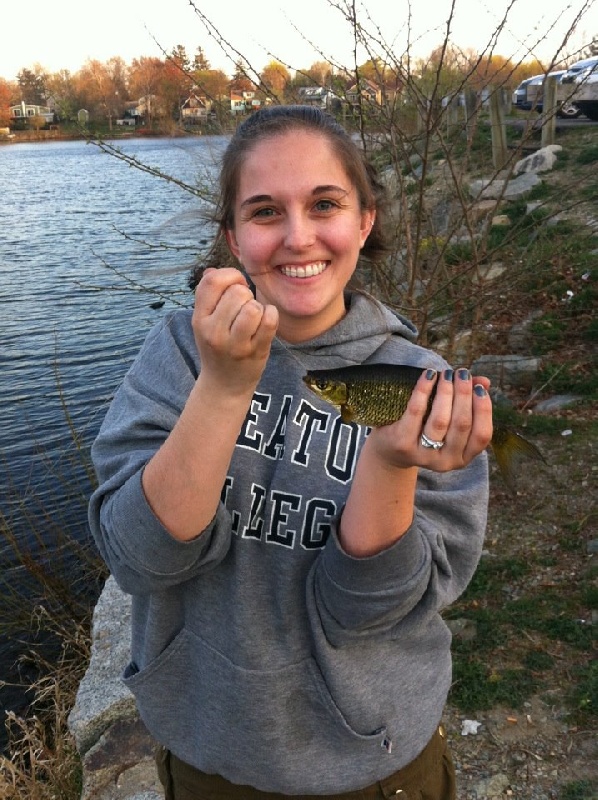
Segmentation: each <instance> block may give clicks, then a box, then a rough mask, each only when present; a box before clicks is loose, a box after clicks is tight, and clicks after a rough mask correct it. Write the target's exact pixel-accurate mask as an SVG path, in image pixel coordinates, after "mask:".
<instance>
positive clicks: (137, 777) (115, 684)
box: [68, 577, 164, 800]
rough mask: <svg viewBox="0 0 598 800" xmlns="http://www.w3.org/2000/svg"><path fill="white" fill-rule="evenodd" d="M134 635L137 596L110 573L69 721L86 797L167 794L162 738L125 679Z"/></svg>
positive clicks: (133, 798)
mask: <svg viewBox="0 0 598 800" xmlns="http://www.w3.org/2000/svg"><path fill="white" fill-rule="evenodd" d="M130 640H131V598H130V597H129V596H128V595H126V594H125V593H124V592H122V591H121V590H120V589H119V588H118V586H117V584H116V581H115V580H114V578H112V577H110V578H108V580H107V581H106V584H105V586H104V589H103V591H102V594H101V595H100V598H99V600H98V603H97V605H96V607H95V610H94V615H93V626H92V645H91V658H90V662H89V667H88V669H87V672H86V673H85V676H84V678H83V680H82V681H81V684H80V686H79V691H78V692H77V697H76V701H75V705H74V708H73V710H72V711H71V713H70V715H69V720H68V723H69V729H70V731H71V734H72V735H73V737H74V739H75V744H76V746H77V750H78V752H79V755H80V756H81V762H82V766H83V792H82V794H81V800H92V798H93V800H163V798H164V793H163V791H162V788H161V784H160V781H159V779H158V775H157V770H156V766H155V762H154V752H155V749H156V742H155V741H154V740H153V738H152V737H151V736H150V734H149V733H148V731H147V730H146V728H145V726H144V725H143V722H142V721H141V719H140V718H139V714H138V712H137V708H136V705H135V699H134V697H133V695H132V694H131V693H130V692H129V690H128V689H127V688H126V686H125V685H124V683H123V682H122V680H121V674H122V670H123V668H124V667H125V666H126V664H127V663H128V662H129V660H130Z"/></svg>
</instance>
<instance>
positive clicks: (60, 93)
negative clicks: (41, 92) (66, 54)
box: [46, 69, 79, 120]
mask: <svg viewBox="0 0 598 800" xmlns="http://www.w3.org/2000/svg"><path fill="white" fill-rule="evenodd" d="M46 89H47V91H48V97H51V98H52V100H53V106H54V110H55V112H56V116H57V117H58V118H59V119H60V120H72V119H74V118H75V116H76V114H77V110H78V106H79V102H78V97H77V88H76V84H75V81H74V78H73V76H72V75H71V73H70V72H69V71H68V69H63V70H60V71H59V72H54V73H53V74H52V75H49V76H48V78H47V80H46Z"/></svg>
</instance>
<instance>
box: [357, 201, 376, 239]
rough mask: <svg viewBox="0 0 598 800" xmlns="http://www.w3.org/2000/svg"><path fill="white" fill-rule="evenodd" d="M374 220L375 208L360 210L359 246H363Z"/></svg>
mask: <svg viewBox="0 0 598 800" xmlns="http://www.w3.org/2000/svg"><path fill="white" fill-rule="evenodd" d="M375 221H376V210H375V209H366V210H365V211H362V212H361V226H360V238H361V244H360V247H363V246H364V244H365V241H366V239H367V238H368V236H369V235H370V233H371V231H372V228H373V227H374V222H375Z"/></svg>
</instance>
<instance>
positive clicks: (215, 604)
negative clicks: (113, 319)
mask: <svg viewBox="0 0 598 800" xmlns="http://www.w3.org/2000/svg"><path fill="white" fill-rule="evenodd" d="M349 300H350V309H349V312H348V313H347V315H346V317H345V318H344V319H343V320H342V321H341V322H339V323H338V325H336V326H335V327H334V328H333V329H331V330H330V331H328V332H326V333H325V334H323V335H322V336H320V337H318V338H316V339H314V340H312V341H309V342H303V343H301V344H299V345H288V344H286V343H285V344H283V343H282V342H279V341H275V342H274V345H273V347H272V351H271V356H270V359H269V361H268V364H267V366H266V369H265V371H264V374H263V376H262V379H261V381H260V383H259V385H258V387H257V389H256V391H255V393H254V397H253V401H252V403H251V407H250V409H249V411H248V414H247V417H246V420H245V423H244V426H243V428H242V430H241V433H240V435H239V437H238V440H237V445H236V448H235V452H234V455H233V458H232V461H231V464H230V468H229V471H228V477H227V480H226V483H225V486H224V487H223V490H222V502H221V503H220V507H219V509H218V511H217V513H216V516H215V518H214V520H213V521H212V522H211V524H210V525H209V526H208V527H207V528H206V530H205V531H203V533H202V534H201V536H199V537H198V538H196V539H194V540H192V541H190V542H185V543H182V542H179V541H176V540H175V539H174V538H173V537H172V536H170V534H169V533H168V531H167V530H165V528H164V527H163V526H162V525H161V524H160V522H159V521H158V520H157V519H156V517H155V516H154V514H153V513H152V510H151V509H150V507H149V505H148V503H147V501H146V499H145V497H144V493H143V491H142V488H141V474H142V471H143V467H144V465H145V464H146V463H147V461H148V460H149V459H150V458H151V456H152V455H153V454H154V453H155V452H156V450H157V449H158V448H159V447H160V445H161V443H162V442H163V441H164V440H165V439H166V437H167V436H168V434H169V432H170V431H171V429H172V427H173V426H174V424H175V422H176V420H177V418H178V416H179V414H180V412H181V410H182V408H183V406H184V404H185V401H186V398H187V396H188V394H189V392H190V390H191V388H192V386H193V384H194V381H195V380H196V378H197V375H198V372H199V370H200V363H199V358H198V353H197V349H196V346H195V343H194V339H193V334H192V330H191V311H177V312H175V313H173V314H172V315H171V316H168V317H166V318H165V319H164V321H162V322H161V323H159V324H158V325H157V326H156V327H155V328H154V329H153V330H152V331H151V332H150V334H149V336H148V337H147V340H146V342H145V344H144V346H143V348H142V350H141V352H140V354H139V356H138V357H137V359H136V361H135V362H134V364H133V365H132V367H131V369H130V371H129V372H128V374H127V376H126V378H125V380H124V382H123V384H122V386H121V387H120V389H119V390H118V392H117V394H116V395H115V397H114V400H113V402H112V404H111V407H110V409H109V411H108V414H107V416H106V418H105V421H104V423H103V425H102V428H101V430H100V433H99V435H98V437H97V440H96V441H95V443H94V445H93V450H92V455H93V459H94V463H95V467H96V470H97V475H98V479H99V488H98V489H97V491H96V492H95V493H94V494H93V497H92V498H91V502H90V510H89V520H90V524H91V529H92V532H93V535H94V537H95V540H96V542H97V545H98V547H99V549H100V551H101V553H102V556H103V557H104V559H105V560H106V562H107V564H108V566H109V568H110V570H111V572H112V573H113V575H114V576H115V578H116V580H117V582H118V583H119V584H120V586H121V587H122V589H123V590H124V591H125V592H128V593H130V594H131V595H132V596H133V640H132V661H131V663H130V664H129V665H128V666H127V667H126V669H125V672H124V680H125V681H126V684H127V685H128V686H129V688H130V689H131V691H132V692H133V694H134V695H135V697H136V701H137V705H138V708H139V711H140V714H141V716H142V718H143V720H144V721H145V723H146V725H147V727H148V728H149V730H150V731H151V732H152V734H153V735H154V736H155V738H156V739H157V740H158V741H159V742H161V743H162V744H163V745H165V746H166V747H168V748H169V749H170V750H171V751H173V752H174V753H175V755H177V756H178V757H179V758H181V759H183V760H184V761H186V762H188V763H189V764H192V765H194V766H196V767H197V768H199V769H201V770H203V771H204V772H208V773H216V774H219V775H221V776H223V777H224V778H227V779H228V780H229V781H232V782H233V783H238V784H248V785H251V786H254V787H256V788H257V789H260V790H262V791H267V792H281V793H285V794H290V795H293V794H332V793H340V792H345V791H352V790H357V789H360V788H363V787H365V786H367V785H369V784H371V783H374V782H375V781H377V780H381V779H382V778H384V777H387V776H388V775H390V774H392V773H393V772H395V771H396V770H398V769H399V768H401V767H403V766H404V765H405V764H407V763H408V762H410V761H411V760H412V759H413V758H415V757H416V756H417V755H418V754H419V752H420V751H421V750H422V749H423V747H424V746H425V745H426V743H427V742H428V741H429V739H430V738H431V736H432V734H433V732H434V730H435V728H436V726H437V725H438V722H439V720H440V717H441V715H442V711H443V707H444V704H445V702H446V696H447V692H448V689H449V685H450V682H451V658H450V633H449V631H448V629H447V627H446V625H445V623H444V622H443V621H442V619H441V616H440V611H441V610H442V609H444V608H445V607H446V606H448V605H449V604H450V603H451V602H453V601H454V600H455V598H456V597H457V596H458V595H459V594H460V593H461V592H462V591H463V590H464V589H465V587H466V586H467V584H468V582H469V581H470V579H471V577H472V575H473V572H474V570H475V568H476V566H477V563H478V560H479V557H480V552H481V549H482V542H483V536H484V529H485V524H486V509H487V499H488V497H487V459H486V455H485V454H483V455H481V456H479V457H478V458H476V459H475V460H474V461H473V462H472V463H471V464H470V465H469V466H468V467H467V468H465V469H463V470H459V471H454V472H450V473H446V474H438V473H432V472H429V471H426V470H420V477H419V483H418V491H417V503H416V505H417V510H416V514H415V518H414V521H413V524H412V526H411V528H410V529H409V530H408V531H407V533H405V535H404V536H402V537H401V538H400V539H399V541H397V542H396V543H395V544H394V545H393V546H392V547H390V548H389V549H387V550H385V551H383V552H381V553H378V554H377V555H374V556H372V557H368V558H353V557H351V556H349V555H347V554H346V553H345V552H344V551H343V550H342V549H341V547H340V545H339V541H338V538H337V530H336V529H337V523H338V519H339V515H340V512H341V510H342V508H343V505H344V503H345V500H346V497H347V493H348V490H349V487H350V483H351V478H352V475H353V472H354V468H355V463H356V460H357V457H358V455H359V451H360V448H361V446H362V444H363V442H364V439H365V437H366V435H367V433H368V431H367V429H366V428H364V427H361V426H358V425H354V424H351V425H347V424H344V423H342V422H341V420H340V418H339V416H338V414H337V412H336V411H335V409H334V408H333V407H332V406H328V405H327V404H325V403H323V402H321V401H320V400H319V399H318V398H316V397H315V396H314V395H312V394H311V393H310V392H309V390H308V389H307V388H306V387H305V386H304V384H303V382H302V380H301V376H302V375H303V374H304V372H305V370H306V369H317V368H324V367H330V368H334V367H340V366H347V365H349V364H359V363H363V362H365V361H368V362H387V363H399V364H410V365H414V366H420V367H422V368H423V367H433V368H436V369H442V368H443V367H444V366H445V364H444V362H443V361H442V360H441V359H440V358H439V357H438V356H437V355H435V354H434V353H431V352H430V351H428V350H425V349H423V348H421V347H418V346H417V345H416V344H414V342H413V340H414V338H415V334H416V332H415V330H414V328H413V326H412V325H411V324H410V323H409V322H407V321H406V320H404V319H402V318H400V317H398V316H396V315H395V314H393V313H391V312H390V311H389V310H387V309H386V308H384V307H383V306H380V305H379V304H377V303H375V302H374V301H372V300H371V299H369V298H367V297H366V296H364V295H360V294H354V295H351V296H350V299H349ZM123 666H124V665H123Z"/></svg>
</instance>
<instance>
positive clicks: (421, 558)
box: [322, 515, 429, 594]
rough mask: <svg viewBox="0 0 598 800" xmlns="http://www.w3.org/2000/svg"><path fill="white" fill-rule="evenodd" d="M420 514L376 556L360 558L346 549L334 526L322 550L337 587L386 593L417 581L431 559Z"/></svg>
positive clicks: (330, 575)
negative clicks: (420, 530) (393, 541)
mask: <svg viewBox="0 0 598 800" xmlns="http://www.w3.org/2000/svg"><path fill="white" fill-rule="evenodd" d="M427 549H428V548H427V544H426V541H425V538H424V537H423V536H421V535H420V532H419V528H418V525H417V515H416V516H415V517H414V521H413V522H412V523H411V526H410V527H409V528H408V529H407V531H406V532H405V533H404V534H403V535H402V536H401V538H400V539H398V540H397V541H396V542H395V543H394V544H392V545H391V546H390V547H388V548H386V549H385V550H382V551H381V552H379V553H376V554H375V555H372V556H366V557H363V558H356V557H355V556H351V555H349V554H348V553H347V552H345V550H343V548H342V546H341V543H340V541H339V539H338V532H337V530H336V529H334V530H333V531H332V533H331V536H330V539H329V541H328V543H327V545H326V548H325V549H324V552H323V553H322V559H323V563H322V566H323V568H324V570H325V572H326V574H327V575H328V577H329V578H330V580H332V581H333V582H334V583H335V584H336V585H337V586H339V587H341V588H343V589H345V590H347V591H349V592H351V593H358V594H364V593H372V592H374V593H376V592H384V591H385V590H388V588H390V587H396V586H397V585H405V584H408V583H410V582H411V581H413V580H417V579H418V577H419V576H420V575H421V572H422V570H425V569H426V564H427V563H428V561H429V558H428V555H427Z"/></svg>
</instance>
